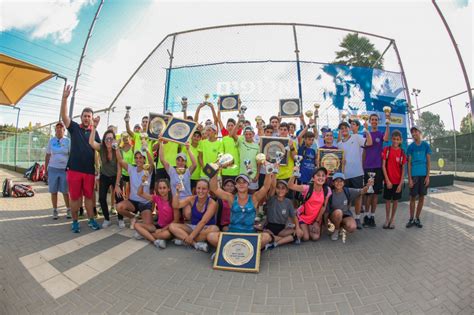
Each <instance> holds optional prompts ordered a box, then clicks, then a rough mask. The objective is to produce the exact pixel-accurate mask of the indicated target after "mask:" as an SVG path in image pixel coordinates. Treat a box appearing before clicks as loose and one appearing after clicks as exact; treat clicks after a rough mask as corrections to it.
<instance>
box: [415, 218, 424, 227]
mask: <svg viewBox="0 0 474 315" xmlns="http://www.w3.org/2000/svg"><path fill="white" fill-rule="evenodd" d="M415 226H416V227H418V228H420V229H421V228H422V227H423V224H421V221H420V219H415Z"/></svg>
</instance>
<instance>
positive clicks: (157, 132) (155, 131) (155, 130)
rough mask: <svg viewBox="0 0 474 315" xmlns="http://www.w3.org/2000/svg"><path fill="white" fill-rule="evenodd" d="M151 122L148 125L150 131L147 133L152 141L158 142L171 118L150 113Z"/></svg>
mask: <svg viewBox="0 0 474 315" xmlns="http://www.w3.org/2000/svg"><path fill="white" fill-rule="evenodd" d="M148 117H150V122H149V123H148V130H147V131H146V132H147V134H148V137H149V138H150V139H154V140H157V139H158V138H159V137H160V136H161V135H162V133H163V130H164V129H165V128H166V125H167V124H168V121H169V119H170V116H167V115H161V114H155V113H150V114H149V116H148Z"/></svg>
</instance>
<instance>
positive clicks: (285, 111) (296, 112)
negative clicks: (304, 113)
mask: <svg viewBox="0 0 474 315" xmlns="http://www.w3.org/2000/svg"><path fill="white" fill-rule="evenodd" d="M300 115H301V106H300V100H299V99H298V98H291V99H284V100H280V116H281V117H299V116H300Z"/></svg>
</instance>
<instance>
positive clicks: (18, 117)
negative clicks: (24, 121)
mask: <svg viewBox="0 0 474 315" xmlns="http://www.w3.org/2000/svg"><path fill="white" fill-rule="evenodd" d="M13 108H14V109H18V113H17V115H16V133H15V151H14V152H13V155H14V157H15V171H16V157H17V151H18V122H19V120H20V110H21V108H20V107H13Z"/></svg>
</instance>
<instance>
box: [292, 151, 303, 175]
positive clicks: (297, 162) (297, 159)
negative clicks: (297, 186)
mask: <svg viewBox="0 0 474 315" xmlns="http://www.w3.org/2000/svg"><path fill="white" fill-rule="evenodd" d="M301 161H303V157H302V156H301V155H295V167H294V169H293V176H294V177H296V178H300V177H301V172H300V167H301Z"/></svg>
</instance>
